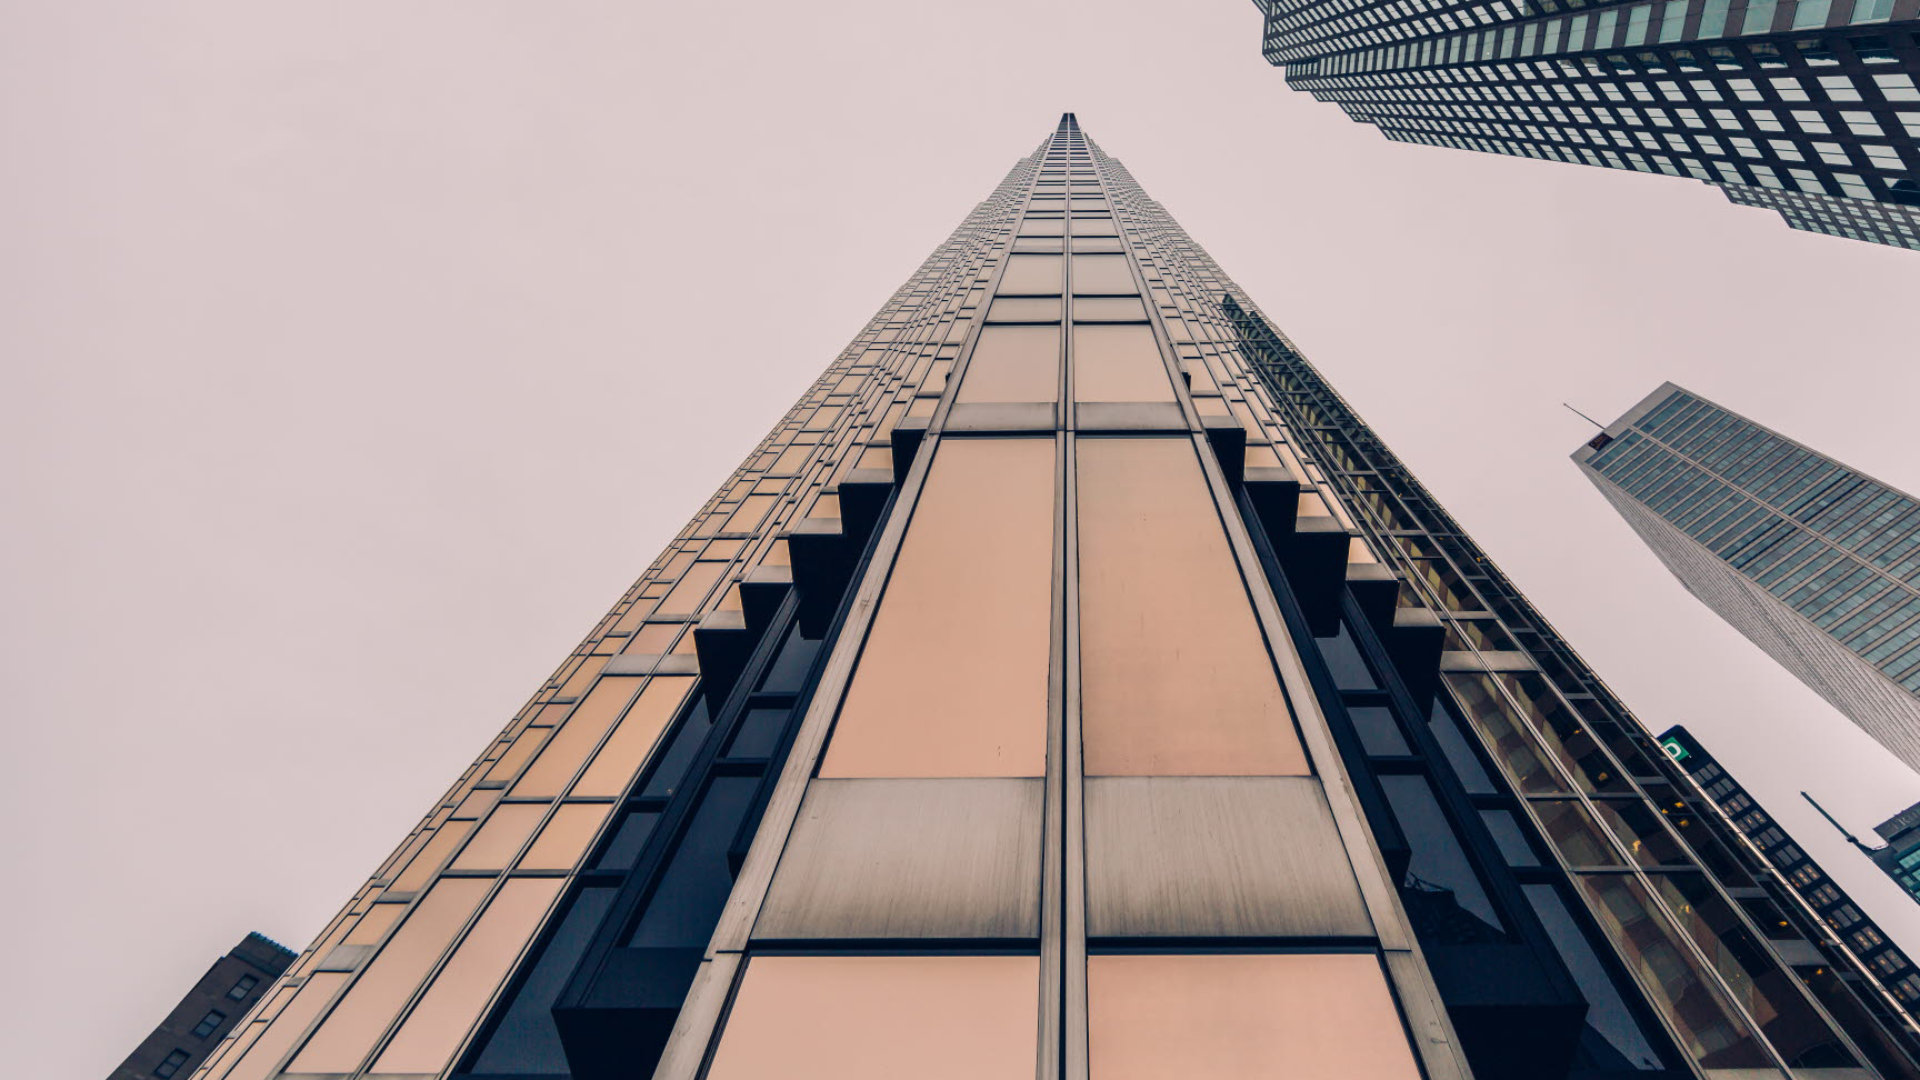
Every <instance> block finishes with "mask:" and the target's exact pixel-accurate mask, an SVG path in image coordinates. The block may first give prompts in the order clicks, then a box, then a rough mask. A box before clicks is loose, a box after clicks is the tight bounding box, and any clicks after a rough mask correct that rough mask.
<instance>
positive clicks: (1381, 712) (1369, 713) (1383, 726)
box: [1347, 705, 1412, 757]
mask: <svg viewBox="0 0 1920 1080" xmlns="http://www.w3.org/2000/svg"><path fill="white" fill-rule="evenodd" d="M1347 718H1348V719H1350V720H1352V721H1353V730H1354V732H1355V733H1356V734H1358V735H1359V736H1360V748H1361V749H1363V750H1365V751H1366V752H1367V753H1368V754H1371V755H1373V756H1375V757H1399V756H1402V755H1405V754H1408V753H1411V752H1412V751H1410V750H1408V748H1407V740H1406V737H1405V736H1403V735H1402V734H1400V725H1399V723H1398V722H1396V721H1395V720H1394V718H1393V710H1392V709H1389V708H1387V707H1385V706H1383V705H1349V706H1347Z"/></svg>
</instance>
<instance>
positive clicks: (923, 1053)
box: [706, 956, 1040, 1080]
mask: <svg viewBox="0 0 1920 1080" xmlns="http://www.w3.org/2000/svg"><path fill="white" fill-rule="evenodd" d="M1039 986H1040V962H1039V959H1038V958H1037V957H1032V956H756V957H754V958H753V959H752V960H751V961H750V962H749V963H748V964H747V972H746V976H745V978H743V979H742V980H741V984H740V991H739V994H738V995H737V996H736V997H735V998H734V1002H733V1009H732V1011H731V1012H730V1013H729V1014H728V1016H727V1023H726V1028H725V1029H724V1030H723V1032H722V1033H721V1036H720V1045H719V1047H718V1049H716V1050H715V1051H714V1057H713V1066H712V1068H711V1069H710V1070H709V1071H708V1072H707V1074H706V1075H707V1080H767V1078H769V1077H779V1078H780V1080H901V1078H902V1077H912V1078H913V1080H1032V1077H1033V1063H1034V1060H1035V1058H1036V1056H1037V1055H1038V1053H1039V1046H1038V1040H1039V1010H1038V1008H1037V1007H1036V999H1037V997H1038V992H1039Z"/></svg>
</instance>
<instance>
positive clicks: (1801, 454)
mask: <svg viewBox="0 0 1920 1080" xmlns="http://www.w3.org/2000/svg"><path fill="white" fill-rule="evenodd" d="M1573 457H1574V461H1575V462H1576V463H1577V464H1578V465H1579V467H1580V471H1581V472H1583V473H1585V474H1586V476H1587V478H1588V479H1589V480H1591V481H1593V483H1594V484H1595V486H1597V487H1598V488H1599V489H1600V492H1601V494H1603V495H1605V496H1606V497H1607V500H1608V501H1609V502H1611V503H1612V504H1613V505H1614V507H1615V508H1616V509H1618V510H1619V511H1620V513H1621V515H1622V516H1623V517H1625V518H1626V520H1627V523H1628V524H1629V525H1631V526H1632V527H1633V529H1634V531H1635V532H1637V533H1639V534H1640V537H1641V539H1643V540H1645V541H1646V542H1647V545H1648V546H1649V547H1651V548H1652V549H1653V550H1654V553H1655V554H1657V555H1659V556H1660V560H1661V562H1663V563H1665V564H1666V566H1667V569H1669V570H1671V571H1673V573H1674V575H1675V576H1676V577H1678V578H1679V579H1680V581H1681V583H1682V584H1684V585H1686V587H1687V589H1688V590H1689V591H1690V592H1692V593H1693V594H1694V595H1695V596H1697V597H1699V598H1700V599H1701V600H1702V601H1703V602H1704V603H1705V604H1706V605H1707V606H1708V607H1710V608H1712V609H1713V610H1714V612H1715V613H1717V614H1718V615H1720V617H1721V618H1723V619H1726V620H1727V621H1728V622H1729V623H1732V624H1733V626H1734V627H1735V628H1736V629H1738V630H1739V631H1740V632H1741V633H1742V634H1745V635H1746V636H1747V637H1748V638H1749V639H1750V640H1752V641H1753V642H1754V644H1756V645H1759V646H1760V647H1761V648H1762V649H1765V650H1766V651H1767V653H1768V654H1769V655H1771V656H1772V657H1773V658H1774V659H1775V660H1778V661H1779V662H1780V664H1781V665H1782V666H1784V667H1785V668H1786V669H1787V670H1789V671H1791V672H1793V673H1794V675H1796V676H1798V677H1799V678H1800V680H1801V681H1802V682H1805V683H1806V684H1807V685H1808V686H1809V687H1811V688H1812V689H1813V690H1814V691H1816V692H1817V693H1819V694H1820V696H1822V697H1824V698H1826V699H1827V700H1828V701H1829V702H1831V703H1832V704H1833V706H1834V707H1835V708H1837V709H1839V710H1840V711H1841V712H1842V713H1845V714H1846V715H1847V717H1848V718H1849V719H1851V720H1852V721H1853V722H1854V723H1856V724H1858V725H1859V726H1860V727H1861V728H1862V729H1863V730H1864V731H1866V732H1867V734H1869V735H1872V736H1873V737H1874V739H1876V740H1877V741H1879V743H1880V744H1881V745H1882V746H1885V747H1886V748H1887V749H1888V750H1890V751H1892V752H1893V754H1894V755H1895V756H1896V757H1898V758H1900V759H1901V760H1902V761H1905V762H1906V763H1907V764H1908V765H1910V766H1913V767H1914V768H1916V769H1920V502H1916V501H1915V500H1914V499H1913V498H1912V497H1911V496H1909V495H1906V494H1903V493H1902V492H1899V491H1896V490H1894V489H1893V488H1890V487H1888V486H1886V485H1885V484H1882V483H1880V482H1878V481H1876V480H1874V479H1873V478H1872V477H1869V476H1867V475H1865V474H1863V473H1861V472H1858V471H1857V470H1854V469H1850V468H1848V467H1847V466H1845V465H1842V464H1841V463H1839V462H1837V461H1834V460H1833V459H1831V458H1828V457H1824V456H1822V455H1820V454H1816V453H1814V452H1813V451H1811V450H1808V449H1807V448H1806V447H1803V446H1801V445H1799V444H1798V443H1795V442H1793V441H1791V440H1789V439H1787V438H1784V437H1783V436H1780V435H1778V434H1776V433H1774V432H1772V431H1769V430H1767V429H1766V428H1763V427H1761V426H1759V425H1758V424H1755V423H1753V422H1752V421H1750V420H1747V419H1746V418H1744V417H1742V416H1739V415H1737V414H1735V413H1732V412H1729V411H1727V410H1726V409H1723V408H1721V407H1720V406H1718V405H1715V404H1713V403H1712V402H1710V401H1707V400H1705V399H1703V398H1701V397H1699V396H1697V395H1695V394H1691V393H1688V392H1687V391H1685V390H1682V389H1680V388H1679V387H1677V386H1673V385H1672V384H1667V385H1664V386H1662V387H1660V388H1659V389H1658V390H1656V391H1654V393H1653V394H1651V395H1649V396H1648V397H1647V398H1646V399H1645V400H1643V401H1642V402H1640V404H1638V405H1636V406H1635V407H1634V408H1633V409H1632V410H1630V411H1629V412H1628V413H1627V414H1626V415H1625V416H1623V417H1622V418H1621V419H1620V420H1618V421H1616V422H1615V423H1614V424H1613V425H1612V426H1611V427H1609V428H1607V429H1606V431H1605V432H1603V433H1602V434H1601V435H1600V436H1598V437H1596V438H1595V439H1594V440H1593V441H1592V442H1591V443H1589V444H1588V445H1586V446H1583V447H1581V448H1580V449H1579V450H1577V451H1575V452H1574V455H1573Z"/></svg>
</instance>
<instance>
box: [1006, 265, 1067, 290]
mask: <svg viewBox="0 0 1920 1080" xmlns="http://www.w3.org/2000/svg"><path fill="white" fill-rule="evenodd" d="M1060 269H1061V267H1060V256H1058V255H1009V256H1007V272H1006V273H1005V274H1003V275H1001V278H1000V295H1002V296H1005V295H1007V294H1009V293H1012V294H1021V293H1025V294H1030V295H1031V294H1037V295H1042V296H1044V295H1046V294H1048V293H1053V294H1056V295H1057V294H1058V293H1059V292H1060Z"/></svg>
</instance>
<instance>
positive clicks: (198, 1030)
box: [193, 1009, 227, 1039]
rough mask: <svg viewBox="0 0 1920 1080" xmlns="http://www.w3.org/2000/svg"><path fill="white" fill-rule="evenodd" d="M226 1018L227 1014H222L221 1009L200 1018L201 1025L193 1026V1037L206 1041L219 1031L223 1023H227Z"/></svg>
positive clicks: (211, 1011) (212, 1010)
mask: <svg viewBox="0 0 1920 1080" xmlns="http://www.w3.org/2000/svg"><path fill="white" fill-rule="evenodd" d="M226 1018H227V1014H226V1013H223V1012H221V1011H220V1010H219V1009H211V1010H209V1011H208V1012H207V1015H205V1016H203V1017H201V1018H200V1022H199V1023H197V1024H195V1025H193V1037H194V1038H196V1039H204V1038H206V1037H207V1036H209V1035H211V1034H213V1033H214V1032H216V1031H219V1030H220V1025H221V1023H222V1022H223V1021H225V1020H226Z"/></svg>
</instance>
